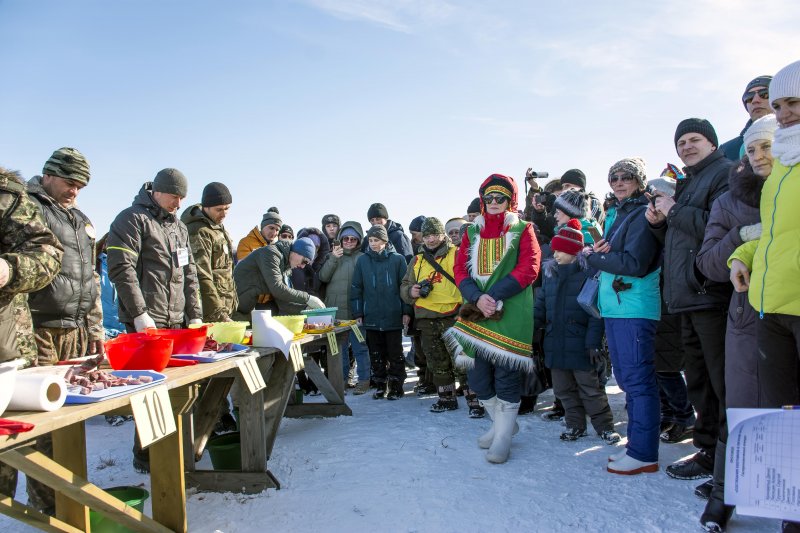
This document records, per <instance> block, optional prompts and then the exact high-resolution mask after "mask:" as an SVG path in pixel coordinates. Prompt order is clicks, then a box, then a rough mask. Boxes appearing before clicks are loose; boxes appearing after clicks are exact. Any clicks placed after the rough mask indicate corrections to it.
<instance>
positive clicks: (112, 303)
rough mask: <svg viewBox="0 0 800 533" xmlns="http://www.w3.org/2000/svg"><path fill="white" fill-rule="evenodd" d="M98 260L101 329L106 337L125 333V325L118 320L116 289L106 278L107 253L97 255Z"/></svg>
mask: <svg viewBox="0 0 800 533" xmlns="http://www.w3.org/2000/svg"><path fill="white" fill-rule="evenodd" d="M97 259H98V261H99V262H100V301H101V303H102V304H103V329H105V331H106V338H110V337H116V336H117V335H119V334H120V333H125V326H124V325H123V324H122V322H120V321H119V310H118V305H119V298H118V297H117V289H115V288H114V284H113V283H111V280H110V279H108V255H107V254H106V253H105V252H103V253H101V254H99V255H98V256H97Z"/></svg>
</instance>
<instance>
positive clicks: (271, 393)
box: [264, 354, 294, 460]
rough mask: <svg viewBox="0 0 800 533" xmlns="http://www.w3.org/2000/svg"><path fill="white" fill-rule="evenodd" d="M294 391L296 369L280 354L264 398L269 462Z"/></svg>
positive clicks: (276, 359) (266, 446)
mask: <svg viewBox="0 0 800 533" xmlns="http://www.w3.org/2000/svg"><path fill="white" fill-rule="evenodd" d="M292 391H294V369H292V365H291V363H289V361H287V360H286V358H285V357H284V356H283V355H281V354H278V355H276V356H275V363H274V364H273V365H272V373H271V374H270V376H269V381H268V382H267V389H266V395H265V398H264V418H265V421H264V423H265V425H266V431H267V440H266V441H265V442H264V445H265V449H266V452H267V460H269V458H270V456H271V455H272V448H273V447H274V446H275V437H276V436H277V434H278V428H279V427H280V425H281V418H283V412H284V411H285V410H286V404H287V403H288V402H289V394H290V393H291V392H292Z"/></svg>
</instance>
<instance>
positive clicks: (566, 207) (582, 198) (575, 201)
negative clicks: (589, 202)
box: [554, 190, 586, 219]
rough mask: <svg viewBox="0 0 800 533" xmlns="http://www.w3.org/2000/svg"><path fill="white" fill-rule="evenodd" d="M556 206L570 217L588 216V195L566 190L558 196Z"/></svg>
mask: <svg viewBox="0 0 800 533" xmlns="http://www.w3.org/2000/svg"><path fill="white" fill-rule="evenodd" d="M554 206H555V208H556V209H558V210H559V211H563V212H564V213H565V214H566V215H567V216H569V217H570V218H579V219H580V218H586V195H585V194H584V193H582V192H578V191H572V190H568V191H564V192H562V193H561V194H559V195H558V198H556V201H555V204H554Z"/></svg>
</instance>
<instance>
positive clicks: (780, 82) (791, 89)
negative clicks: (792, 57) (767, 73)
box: [769, 61, 800, 107]
mask: <svg viewBox="0 0 800 533" xmlns="http://www.w3.org/2000/svg"><path fill="white" fill-rule="evenodd" d="M798 97H800V61H795V62H794V63H789V64H788V65H786V66H785V67H783V68H782V69H780V70H779V71H778V73H777V74H775V77H773V78H772V81H771V82H770V84H769V105H770V107H772V103H773V102H774V101H775V100H777V99H779V98H798Z"/></svg>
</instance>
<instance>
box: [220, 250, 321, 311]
mask: <svg viewBox="0 0 800 533" xmlns="http://www.w3.org/2000/svg"><path fill="white" fill-rule="evenodd" d="M291 246H292V245H291V244H290V243H288V242H284V241H278V242H276V243H275V244H270V245H269V246H264V247H263V248H258V249H257V250H253V251H252V252H251V253H250V255H248V256H247V257H245V258H244V259H242V260H241V261H239V263H237V264H236V268H234V269H233V280H234V282H235V284H236V294H237V295H238V296H239V307H238V309H239V311H240V312H242V313H244V314H247V315H249V314H250V311H252V310H253V309H255V307H256V304H258V303H264V302H265V301H274V302H275V304H276V305H277V306H278V310H279V311H280V314H282V315H296V314H298V313H299V312H300V311H302V310H303V309H305V308H306V304H307V303H308V298H309V295H308V293H307V292H303V291H298V290H297V289H293V288H292V287H291V286H290V285H289V283H288V281H287V280H288V279H289V275H290V273H291V270H292V269H291V267H290V266H289V254H290V253H291Z"/></svg>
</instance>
